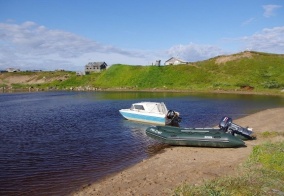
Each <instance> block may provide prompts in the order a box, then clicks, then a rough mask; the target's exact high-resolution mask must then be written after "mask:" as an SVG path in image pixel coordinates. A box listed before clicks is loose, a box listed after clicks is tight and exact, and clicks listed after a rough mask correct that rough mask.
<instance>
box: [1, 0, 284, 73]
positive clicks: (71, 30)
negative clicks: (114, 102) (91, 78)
mask: <svg viewBox="0 0 284 196" xmlns="http://www.w3.org/2000/svg"><path fill="white" fill-rule="evenodd" d="M244 50H254V51H261V52H269V53H278V54H284V1H283V0H238V1H232V0H215V1H211V0H209V1H208V0H198V1H197V0H0V70H2V69H6V68H9V67H14V68H19V69H21V70H31V69H41V70H54V69H65V70H74V71H80V70H83V69H84V65H86V64H87V63H88V62H90V61H105V62H106V63H107V64H108V65H112V64H116V63H121V64H130V65H150V64H152V63H154V62H155V61H156V60H161V61H162V63H164V62H165V61H166V60H167V59H169V58H171V57H178V58H180V59H182V60H185V61H190V62H195V61H199V60H205V59H208V58H211V57H215V56H218V55H226V54H232V53H237V52H241V51H244Z"/></svg>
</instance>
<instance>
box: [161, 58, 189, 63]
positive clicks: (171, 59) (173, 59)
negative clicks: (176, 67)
mask: <svg viewBox="0 0 284 196" xmlns="http://www.w3.org/2000/svg"><path fill="white" fill-rule="evenodd" d="M170 61H179V62H182V63H186V61H184V60H181V59H178V58H175V57H172V58H170V59H168V60H166V61H165V62H170Z"/></svg>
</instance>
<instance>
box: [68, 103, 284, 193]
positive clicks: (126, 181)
mask: <svg viewBox="0 0 284 196" xmlns="http://www.w3.org/2000/svg"><path fill="white" fill-rule="evenodd" d="M234 123H236V124H239V125H241V126H243V127H246V126H249V127H252V128H253V131H254V132H255V135H256V136H257V139H256V140H253V141H246V145H247V147H243V148H197V147H169V148H166V149H164V150H163V151H162V152H161V153H159V154H157V155H155V156H153V157H151V158H149V159H147V160H144V161H142V162H140V163H138V164H136V165H134V166H132V167H130V168H128V169H126V170H124V171H122V172H120V173H117V174H115V175H112V176H109V177H107V178H106V179H103V180H101V181H98V182H96V183H94V184H91V185H89V186H87V187H85V188H82V190H80V191H78V192H76V193H74V194H73V195H78V196H79V195H84V196H85V195H171V194H172V193H173V190H174V189H175V188H176V187H177V186H179V185H181V184H183V183H190V184H200V183H202V182H203V180H206V179H212V178H216V177H220V176H222V175H233V174H234V173H235V172H236V171H237V168H238V166H239V165H240V164H242V163H243V162H244V161H245V160H246V159H247V158H248V156H249V154H250V153H251V152H252V148H253V146H255V145H258V144H260V143H263V142H265V141H267V140H270V139H267V138H266V139H265V138H263V137H261V134H260V133H261V132H265V131H277V132H284V108H275V109H268V110H264V111H261V112H258V113H255V114H252V115H250V116H247V117H244V118H241V119H237V120H234ZM273 140H281V141H283V140H284V137H281V136H279V137H276V138H273Z"/></svg>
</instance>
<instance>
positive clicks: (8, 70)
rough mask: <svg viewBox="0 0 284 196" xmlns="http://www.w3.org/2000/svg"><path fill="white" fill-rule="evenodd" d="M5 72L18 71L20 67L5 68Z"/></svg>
mask: <svg viewBox="0 0 284 196" xmlns="http://www.w3.org/2000/svg"><path fill="white" fill-rule="evenodd" d="M6 71H7V72H20V69H16V68H7V69H6Z"/></svg>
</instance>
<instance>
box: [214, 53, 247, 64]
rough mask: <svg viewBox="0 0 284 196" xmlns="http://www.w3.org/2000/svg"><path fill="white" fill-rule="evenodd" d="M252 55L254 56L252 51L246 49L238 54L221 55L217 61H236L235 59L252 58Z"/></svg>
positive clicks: (222, 62)
mask: <svg viewBox="0 0 284 196" xmlns="http://www.w3.org/2000/svg"><path fill="white" fill-rule="evenodd" d="M251 57H252V53H251V52H249V51H246V52H242V53H240V54H237V55H229V56H221V57H219V58H217V59H216V61H215V63H216V64H218V65H219V64H224V63H227V62H229V61H234V60H238V59H241V58H251Z"/></svg>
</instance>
